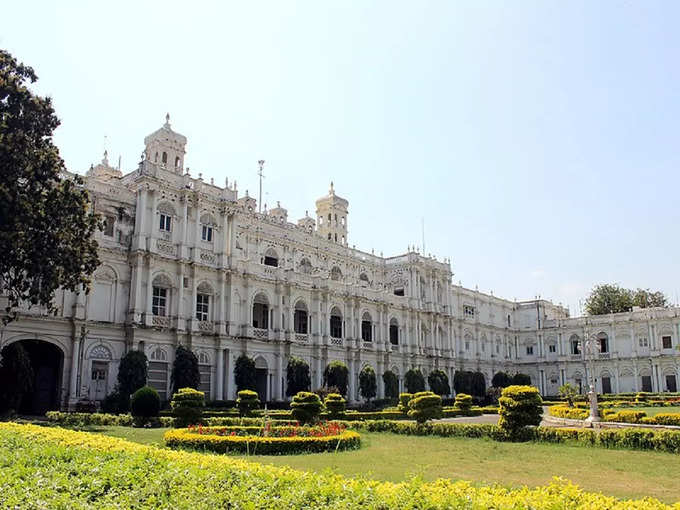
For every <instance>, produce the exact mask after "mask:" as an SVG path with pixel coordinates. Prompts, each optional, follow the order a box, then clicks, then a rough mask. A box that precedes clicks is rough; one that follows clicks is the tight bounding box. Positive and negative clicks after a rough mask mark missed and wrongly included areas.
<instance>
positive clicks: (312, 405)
mask: <svg viewBox="0 0 680 510" xmlns="http://www.w3.org/2000/svg"><path fill="white" fill-rule="evenodd" d="M290 409H291V414H292V415H293V418H294V419H296V420H297V421H299V422H300V423H302V424H309V423H316V422H317V421H319V415H320V414H321V410H322V409H323V404H322V403H321V399H320V398H319V395H317V394H316V393H310V392H309V391H299V392H298V393H297V395H295V396H294V397H293V401H292V402H291V404H290Z"/></svg>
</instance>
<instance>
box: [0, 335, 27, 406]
mask: <svg viewBox="0 0 680 510" xmlns="http://www.w3.org/2000/svg"><path fill="white" fill-rule="evenodd" d="M32 390H33V367H32V366H31V360H30V358H29V357H28V354H27V353H26V350H25V349H24V348H23V346H22V345H21V344H20V343H18V342H15V343H13V344H10V345H7V346H5V347H4V348H3V349H2V351H1V352H0V413H5V412H7V411H10V410H14V411H17V410H19V407H20V405H21V401H22V400H23V398H24V396H25V395H27V394H28V393H30V392H31V391H32Z"/></svg>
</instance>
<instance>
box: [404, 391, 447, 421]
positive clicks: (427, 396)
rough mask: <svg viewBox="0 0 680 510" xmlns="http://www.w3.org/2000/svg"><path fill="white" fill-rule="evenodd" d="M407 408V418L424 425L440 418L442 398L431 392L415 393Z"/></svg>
mask: <svg viewBox="0 0 680 510" xmlns="http://www.w3.org/2000/svg"><path fill="white" fill-rule="evenodd" d="M408 407H409V412H408V416H409V418H413V419H414V420H416V421H417V422H418V423H425V422H426V421H427V420H432V419H435V418H441V416H442V398H441V397H440V396H439V395H437V394H435V393H433V392H431V391H420V392H418V393H415V394H414V395H413V398H412V399H411V400H410V402H409V403H408Z"/></svg>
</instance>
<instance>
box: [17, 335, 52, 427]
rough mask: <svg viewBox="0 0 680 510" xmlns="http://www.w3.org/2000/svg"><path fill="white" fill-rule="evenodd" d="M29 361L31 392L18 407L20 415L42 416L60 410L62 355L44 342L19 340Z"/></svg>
mask: <svg viewBox="0 0 680 510" xmlns="http://www.w3.org/2000/svg"><path fill="white" fill-rule="evenodd" d="M16 343H18V344H19V345H21V347H23V348H24V350H25V351H26V354H27V355H28V357H29V358H30V360H31V367H32V368H33V390H32V391H31V393H28V394H26V395H24V397H23V399H22V400H21V404H20V405H19V412H20V413H22V414H33V415H42V414H45V413H46V412H47V411H54V410H58V409H59V408H60V403H61V382H62V374H63V372H64V353H63V351H62V350H61V349H60V348H59V347H57V346H56V345H54V344H51V343H49V342H45V341H44V340H20V341H18V342H16Z"/></svg>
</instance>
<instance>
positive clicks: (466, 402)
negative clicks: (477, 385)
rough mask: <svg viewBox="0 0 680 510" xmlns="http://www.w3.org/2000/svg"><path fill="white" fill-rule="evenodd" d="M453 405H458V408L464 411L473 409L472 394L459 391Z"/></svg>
mask: <svg viewBox="0 0 680 510" xmlns="http://www.w3.org/2000/svg"><path fill="white" fill-rule="evenodd" d="M453 405H454V407H457V408H458V409H461V410H463V411H466V410H468V409H471V408H472V395H468V394H467V393H458V395H456V400H455V403H454V404H453Z"/></svg>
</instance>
